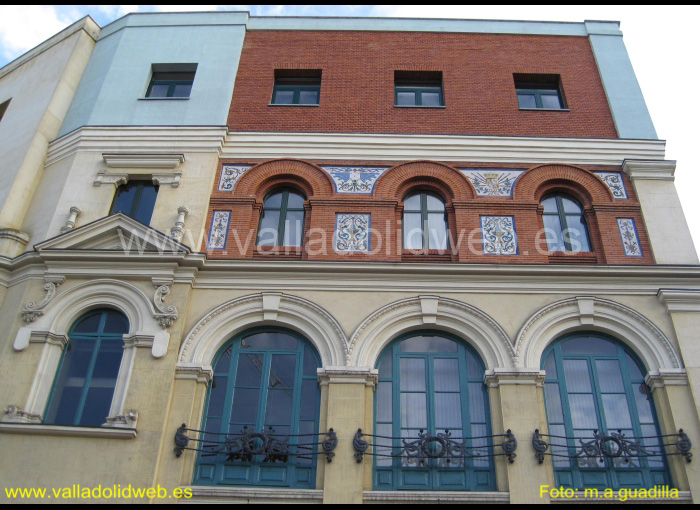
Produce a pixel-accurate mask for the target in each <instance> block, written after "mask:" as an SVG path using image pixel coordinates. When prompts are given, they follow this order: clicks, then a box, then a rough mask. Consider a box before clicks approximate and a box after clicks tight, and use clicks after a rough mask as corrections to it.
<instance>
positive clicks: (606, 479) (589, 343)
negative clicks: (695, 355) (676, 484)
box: [542, 333, 670, 490]
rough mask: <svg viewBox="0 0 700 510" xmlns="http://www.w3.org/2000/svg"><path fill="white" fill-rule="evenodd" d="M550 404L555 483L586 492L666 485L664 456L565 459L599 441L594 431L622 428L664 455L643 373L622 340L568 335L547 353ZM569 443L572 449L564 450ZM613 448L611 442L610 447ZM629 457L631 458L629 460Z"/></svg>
mask: <svg viewBox="0 0 700 510" xmlns="http://www.w3.org/2000/svg"><path fill="white" fill-rule="evenodd" d="M542 359H543V362H542V367H543V368H544V370H545V372H546V378H545V400H546V408H547V423H548V425H549V434H550V435H554V436H561V437H569V438H574V437H575V438H577V440H573V439H569V440H568V442H567V441H566V440H564V439H557V438H551V443H552V445H555V444H559V445H562V446H560V447H558V448H557V447H555V446H552V454H553V455H554V456H553V457H552V459H553V463H554V474H555V485H556V486H557V487H559V486H560V485H562V486H564V487H567V488H569V487H571V488H574V489H580V490H583V489H585V488H598V489H604V488H611V489H614V490H617V489H620V488H643V487H646V488H648V487H652V486H654V485H669V484H670V477H669V476H668V470H667V469H666V465H665V462H664V459H663V457H643V456H642V457H634V456H633V457H631V458H630V457H625V456H620V457H613V458H603V459H601V458H600V457H588V456H586V455H581V456H579V457H578V458H567V457H565V456H557V455H572V454H574V455H575V454H576V453H577V452H578V451H580V450H581V442H580V441H578V439H581V440H582V441H583V442H584V443H585V442H589V441H591V440H593V439H594V436H593V434H594V431H595V430H597V431H599V432H600V433H603V434H605V435H609V434H610V433H618V431H621V432H622V434H624V435H625V436H626V437H627V438H630V439H631V438H646V439H641V445H642V447H644V448H646V449H647V450H648V451H659V443H658V441H657V440H656V439H654V437H655V436H658V435H659V431H658V427H657V421H656V415H655V412H654V406H653V403H652V400H651V392H650V391H649V389H648V388H647V386H646V384H644V374H645V370H644V369H643V367H642V365H641V364H640V363H639V362H638V361H637V360H636V358H635V356H634V355H633V354H632V353H631V352H630V351H629V350H628V349H626V348H625V347H624V346H623V345H622V344H621V343H620V342H618V341H616V340H614V339H613V338H611V337H607V336H605V335H601V334H597V333H577V334H573V335H568V336H565V337H564V338H562V339H560V340H559V341H557V342H556V343H554V344H553V345H552V346H550V347H549V348H548V349H547V350H546V351H545V352H544V354H543V356H542ZM565 442H566V444H568V448H565V447H563V445H564V444H565ZM608 446H610V447H613V446H612V443H611V444H610V445H608ZM626 460H627V461H626Z"/></svg>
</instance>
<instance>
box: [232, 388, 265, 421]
mask: <svg viewBox="0 0 700 510" xmlns="http://www.w3.org/2000/svg"><path fill="white" fill-rule="evenodd" d="M259 396H260V390H258V389H248V388H236V389H235V390H234V392H233V406H232V407H231V421H232V422H234V423H255V418H256V417H257V416H258V397H259Z"/></svg>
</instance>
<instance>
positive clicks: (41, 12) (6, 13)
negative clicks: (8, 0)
mask: <svg viewBox="0 0 700 510" xmlns="http://www.w3.org/2000/svg"><path fill="white" fill-rule="evenodd" d="M74 21H76V20H74V19H70V18H68V17H67V16H65V15H59V14H58V13H57V12H56V10H55V9H54V7H53V6H49V5H3V6H0V48H2V54H3V57H5V58H7V59H12V58H15V57H17V56H18V55H20V54H21V53H23V52H25V51H27V50H30V49H31V48H33V47H34V46H36V45H38V44H41V43H42V42H44V41H45V40H46V39H48V38H50V37H51V36H53V35H54V34H56V33H57V32H60V31H61V30H63V29H64V28H66V27H67V26H68V25H70V24H71V23H73V22H74Z"/></svg>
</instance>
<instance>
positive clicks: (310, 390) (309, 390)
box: [301, 379, 318, 420]
mask: <svg viewBox="0 0 700 510" xmlns="http://www.w3.org/2000/svg"><path fill="white" fill-rule="evenodd" d="M317 395H318V382H316V381H315V380H313V379H306V380H304V381H303V382H302V383H301V419H302V420H314V419H315V418H316V409H317V408H318V404H317V402H316V400H317Z"/></svg>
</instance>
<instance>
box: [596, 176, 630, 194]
mask: <svg viewBox="0 0 700 510" xmlns="http://www.w3.org/2000/svg"><path fill="white" fill-rule="evenodd" d="M593 173H594V174H596V175H597V176H598V177H600V178H601V179H603V182H604V183H605V185H606V186H607V187H608V188H610V191H612V194H613V197H615V198H619V199H626V198H627V190H626V189H625V181H624V179H623V178H622V174H621V173H620V172H593Z"/></svg>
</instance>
